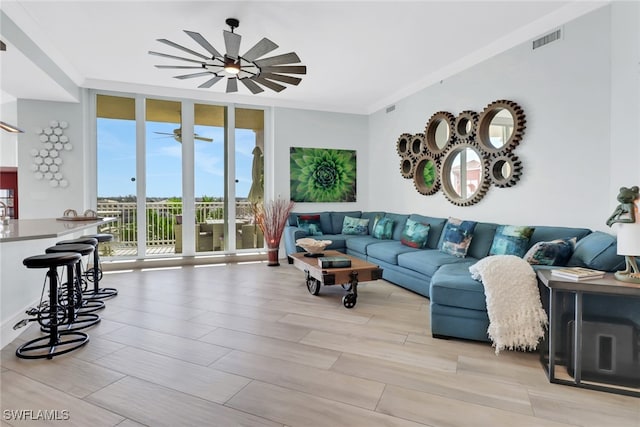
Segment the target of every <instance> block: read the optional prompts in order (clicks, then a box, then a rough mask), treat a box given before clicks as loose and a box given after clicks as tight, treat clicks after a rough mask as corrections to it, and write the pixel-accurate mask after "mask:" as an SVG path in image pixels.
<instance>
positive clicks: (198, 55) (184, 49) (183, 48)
mask: <svg viewBox="0 0 640 427" xmlns="http://www.w3.org/2000/svg"><path fill="white" fill-rule="evenodd" d="M156 40H157V41H159V42H160V43H164V44H166V45H169V46H171V47H175V48H176V49H180V50H182V51H184V52H187V53H190V54H191V55H195V56H197V57H199V58H202V59H210V58H209V57H208V56H204V55H203V54H201V53H198V52H196V51H195V50H191V49H189V48H186V47H184V46H180V45H179V44H178V43H174V42H172V41H171V40H167V39H156Z"/></svg>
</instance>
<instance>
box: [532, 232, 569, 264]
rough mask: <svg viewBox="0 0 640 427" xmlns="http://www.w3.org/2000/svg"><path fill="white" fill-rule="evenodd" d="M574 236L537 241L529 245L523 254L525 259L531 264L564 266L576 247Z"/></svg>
mask: <svg viewBox="0 0 640 427" xmlns="http://www.w3.org/2000/svg"><path fill="white" fill-rule="evenodd" d="M576 240H577V239H576V238H575V237H574V238H572V239H557V240H551V241H549V242H538V243H536V244H535V245H533V246H531V249H529V250H528V251H527V253H526V254H525V256H524V259H525V261H527V262H528V263H529V264H533V265H560V266H565V265H567V262H568V261H569V258H571V255H572V254H573V250H574V249H575V247H576Z"/></svg>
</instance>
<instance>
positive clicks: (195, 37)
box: [183, 30, 222, 57]
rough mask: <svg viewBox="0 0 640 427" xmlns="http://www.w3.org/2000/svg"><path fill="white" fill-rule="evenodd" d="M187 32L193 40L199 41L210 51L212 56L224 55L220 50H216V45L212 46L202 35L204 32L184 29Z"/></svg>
mask: <svg viewBox="0 0 640 427" xmlns="http://www.w3.org/2000/svg"><path fill="white" fill-rule="evenodd" d="M183 31H184V32H185V33H187V35H188V36H189V37H191V38H192V39H193V40H195V41H196V43H198V44H199V45H200V46H202V47H203V48H204V49H205V50H206V51H207V52H209V53H210V54H211V55H212V56H214V57H216V56H217V57H221V56H222V55H221V54H220V52H218V51H217V50H216V48H215V47H213V46H211V44H210V43H209V42H208V41H207V40H206V39H205V38H204V37H202V34H200V33H197V32H195V31H188V30H183Z"/></svg>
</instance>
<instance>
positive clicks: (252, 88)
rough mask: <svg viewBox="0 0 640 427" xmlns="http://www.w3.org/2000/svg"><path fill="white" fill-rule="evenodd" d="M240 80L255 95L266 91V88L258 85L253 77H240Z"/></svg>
mask: <svg viewBox="0 0 640 427" xmlns="http://www.w3.org/2000/svg"><path fill="white" fill-rule="evenodd" d="M240 82H241V83H242V84H244V85H245V86H246V87H247V89H249V90H250V91H251V93H253V94H254V95H255V94H256V93H260V92H264V89H262V88H261V87H260V86H258V85H257V84H256V83H255V82H254V81H253V80H252V79H240Z"/></svg>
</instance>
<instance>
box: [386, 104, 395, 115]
mask: <svg viewBox="0 0 640 427" xmlns="http://www.w3.org/2000/svg"><path fill="white" fill-rule="evenodd" d="M395 109H396V106H395V105H391V106H390V107H387V114H389V113H390V112H392V111H393V110H395Z"/></svg>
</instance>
